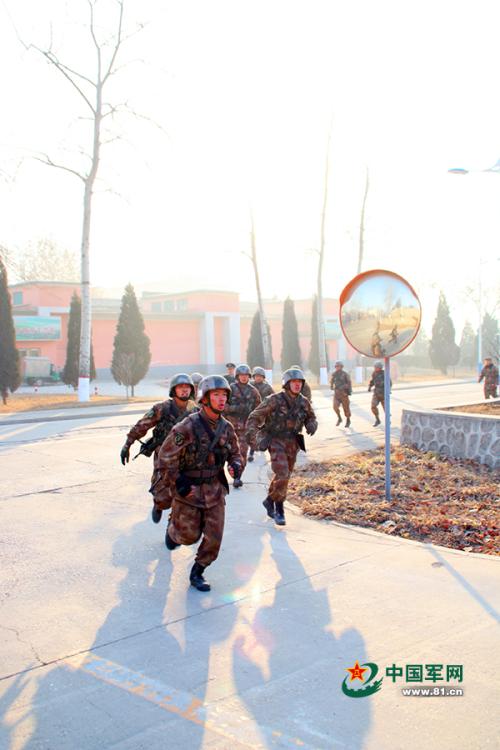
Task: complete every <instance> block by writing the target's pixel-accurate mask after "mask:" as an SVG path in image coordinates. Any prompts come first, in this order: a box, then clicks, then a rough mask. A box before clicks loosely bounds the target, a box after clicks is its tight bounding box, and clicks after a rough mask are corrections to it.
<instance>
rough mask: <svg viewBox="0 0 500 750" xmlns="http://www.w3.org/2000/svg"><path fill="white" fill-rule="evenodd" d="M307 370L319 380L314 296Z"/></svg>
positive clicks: (316, 314) (316, 301)
mask: <svg viewBox="0 0 500 750" xmlns="http://www.w3.org/2000/svg"><path fill="white" fill-rule="evenodd" d="M309 369H310V370H311V372H313V373H314V374H315V375H316V377H317V378H319V343H318V298H317V296H316V295H314V299H313V305H312V318H311V351H310V354H309Z"/></svg>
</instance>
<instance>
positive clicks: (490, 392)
mask: <svg viewBox="0 0 500 750" xmlns="http://www.w3.org/2000/svg"><path fill="white" fill-rule="evenodd" d="M483 378H484V397H485V398H496V396H497V385H498V367H495V365H494V364H493V362H491V364H489V365H485V366H484V367H483V369H482V370H481V374H480V376H479V380H478V383H480V382H481V380H483Z"/></svg>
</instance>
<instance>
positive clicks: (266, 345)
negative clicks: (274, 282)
mask: <svg viewBox="0 0 500 750" xmlns="http://www.w3.org/2000/svg"><path fill="white" fill-rule="evenodd" d="M243 255H245V256H246V257H247V258H249V259H250V260H251V262H252V266H253V272H254V276H255V287H256V289H257V303H258V306H259V316H260V333H261V337H262V348H263V351H264V362H263V365H264V369H265V370H266V378H267V379H268V380H269V382H272V377H273V359H272V353H271V342H270V341H269V326H268V323H267V320H266V314H265V312H264V304H263V302H262V294H261V291H260V277H259V266H258V263H257V249H256V246H255V227H254V221H253V213H252V212H250V252H249V253H246V252H243Z"/></svg>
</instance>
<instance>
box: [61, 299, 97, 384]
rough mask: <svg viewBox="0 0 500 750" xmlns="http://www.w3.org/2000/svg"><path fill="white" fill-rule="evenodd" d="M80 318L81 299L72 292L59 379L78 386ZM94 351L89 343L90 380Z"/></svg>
mask: <svg viewBox="0 0 500 750" xmlns="http://www.w3.org/2000/svg"><path fill="white" fill-rule="evenodd" d="M81 320H82V301H81V299H80V297H79V296H78V294H77V293H76V292H73V296H72V297H71V303H70V306H69V319H68V341H67V344H66V362H65V364H64V368H63V371H62V373H61V380H62V382H63V383H66V385H72V386H73V388H75V389H76V388H78V375H79V358H80V325H81ZM95 376H96V373H95V364H94V352H93V349H92V344H91V345H90V380H95Z"/></svg>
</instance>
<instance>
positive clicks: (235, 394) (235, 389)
mask: <svg viewBox="0 0 500 750" xmlns="http://www.w3.org/2000/svg"><path fill="white" fill-rule="evenodd" d="M230 388H231V398H230V399H229V401H228V403H227V405H226V408H225V409H224V416H225V417H226V418H227V419H228V420H229V421H230V422H231V424H232V425H233V427H234V429H235V431H236V434H237V436H238V440H239V443H240V453H241V456H242V458H243V465H242V469H241V470H242V472H243V470H244V468H245V466H246V463H247V453H248V441H247V437H246V424H247V419H248V416H249V414H250V412H252V411H253V410H254V409H255V407H256V406H258V405H259V404H260V402H261V401H262V399H261V397H260V393H259V391H258V390H257V389H256V388H254V387H253V385H250V383H246V384H243V383H239V382H238V381H236V382H235V383H231V385H230Z"/></svg>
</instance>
